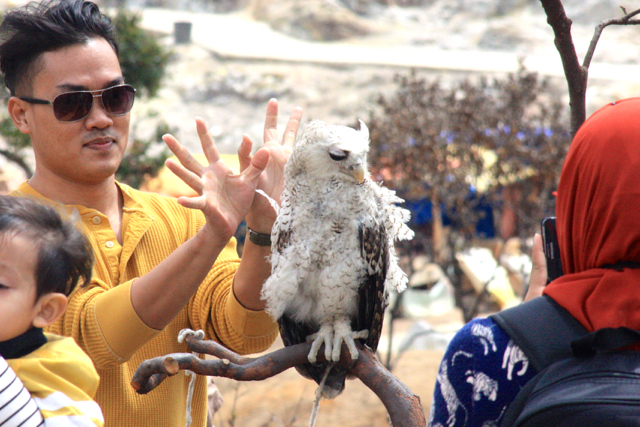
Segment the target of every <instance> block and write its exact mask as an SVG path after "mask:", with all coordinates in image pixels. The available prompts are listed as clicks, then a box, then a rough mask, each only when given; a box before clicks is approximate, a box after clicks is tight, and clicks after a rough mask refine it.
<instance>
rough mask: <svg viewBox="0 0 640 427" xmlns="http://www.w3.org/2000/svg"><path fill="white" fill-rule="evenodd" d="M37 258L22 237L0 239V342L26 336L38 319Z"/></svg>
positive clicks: (30, 244) (35, 250)
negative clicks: (34, 320)
mask: <svg viewBox="0 0 640 427" xmlns="http://www.w3.org/2000/svg"><path fill="white" fill-rule="evenodd" d="M37 254H38V251H37V248H36V246H35V245H34V244H33V243H32V242H31V241H30V240H29V239H27V238H25V237H23V236H21V235H14V234H13V233H10V234H7V235H4V236H0V341H7V340H10V339H12V338H15V337H17V336H18V335H21V334H23V333H25V332H27V331H28V330H29V329H30V328H31V326H32V321H33V319H34V318H35V317H36V314H37V307H36V278H35V271H36V263H37Z"/></svg>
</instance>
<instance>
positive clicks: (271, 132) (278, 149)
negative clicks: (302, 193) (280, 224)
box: [238, 99, 302, 234]
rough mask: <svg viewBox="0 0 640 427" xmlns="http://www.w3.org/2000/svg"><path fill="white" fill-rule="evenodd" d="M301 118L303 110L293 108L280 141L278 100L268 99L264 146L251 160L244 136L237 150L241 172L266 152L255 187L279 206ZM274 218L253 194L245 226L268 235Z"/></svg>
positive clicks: (247, 141) (264, 200) (248, 140)
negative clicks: (285, 173) (265, 162)
mask: <svg viewBox="0 0 640 427" xmlns="http://www.w3.org/2000/svg"><path fill="white" fill-rule="evenodd" d="M301 118H302V109H301V108H300V107H296V108H294V109H293V111H292V112H291V116H290V117H289V121H288V123H287V126H286V128H285V130H284V134H283V137H282V142H279V141H278V101H276V100H275V99H271V100H270V101H269V103H268V104H267V115H266V117H265V121H264V145H263V146H262V148H261V149H260V150H258V152H257V153H256V154H255V155H254V156H253V157H252V156H251V148H252V146H253V142H252V141H251V139H250V138H249V137H248V136H247V135H244V137H243V139H242V143H241V144H240V148H239V149H238V160H239V161H240V170H241V171H244V170H245V169H246V168H247V167H249V166H250V165H251V164H252V162H254V161H255V156H257V155H258V153H260V152H261V151H263V150H265V151H268V152H269V162H268V164H267V166H266V168H265V169H264V171H263V172H262V174H261V175H260V178H259V179H258V188H259V189H260V190H262V191H264V192H265V193H266V194H268V195H269V197H271V198H272V199H274V200H275V201H276V202H278V203H280V195H281V194H282V189H283V186H284V165H285V163H286V162H287V159H288V158H289V155H290V154H291V150H292V149H293V143H294V142H295V139H296V134H297V133H298V128H299V126H300V119H301ZM275 218H276V213H275V212H274V210H273V208H272V207H271V205H270V204H269V202H268V201H267V199H266V198H265V197H264V196H262V195H260V194H256V197H255V198H254V199H253V203H252V205H251V208H250V209H249V212H248V214H247V225H248V226H249V227H250V228H251V229H253V230H255V231H258V232H260V233H265V234H270V233H271V227H272V226H273V223H274V221H275Z"/></svg>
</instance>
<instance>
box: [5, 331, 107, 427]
mask: <svg viewBox="0 0 640 427" xmlns="http://www.w3.org/2000/svg"><path fill="white" fill-rule="evenodd" d="M45 336H46V337H47V343H46V344H44V345H42V346H41V347H39V348H38V349H37V350H35V351H33V352H31V353H29V354H27V355H26V356H22V357H19V358H16V359H7V363H8V364H9V366H10V367H11V369H13V371H14V372H15V373H16V375H17V376H18V378H20V380H21V381H22V383H23V384H24V386H25V388H26V389H27V390H29V393H31V397H33V400H34V401H35V402H36V404H37V405H38V408H40V413H41V414H42V416H43V417H44V420H45V426H46V425H47V423H49V422H53V425H60V426H62V425H74V426H99V427H102V426H103V425H104V419H103V417H102V412H101V411H100V407H99V406H98V404H97V403H96V402H94V401H93V396H94V395H95V393H96V390H97V389H98V381H99V379H98V374H97V372H96V370H95V368H94V367H93V363H91V359H89V357H88V356H87V355H86V354H85V353H84V352H83V351H82V350H81V349H80V347H78V345H77V344H76V343H75V342H74V341H73V339H71V338H67V337H61V336H58V335H53V334H45Z"/></svg>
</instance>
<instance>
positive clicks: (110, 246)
mask: <svg viewBox="0 0 640 427" xmlns="http://www.w3.org/2000/svg"><path fill="white" fill-rule="evenodd" d="M105 246H106V247H108V248H112V247H113V242H112V241H111V240H107V243H105Z"/></svg>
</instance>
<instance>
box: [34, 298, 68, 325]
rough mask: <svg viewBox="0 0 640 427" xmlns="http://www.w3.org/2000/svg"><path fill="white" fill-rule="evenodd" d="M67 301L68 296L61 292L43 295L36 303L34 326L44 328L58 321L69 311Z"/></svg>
mask: <svg viewBox="0 0 640 427" xmlns="http://www.w3.org/2000/svg"><path fill="white" fill-rule="evenodd" d="M67 301H68V298H67V296H66V295H65V294H62V293H59V292H51V293H49V294H44V295H42V296H41V297H40V298H39V299H38V301H37V302H36V316H35V317H34V319H33V322H32V323H33V326H35V327H36V328H44V327H46V326H49V325H50V324H52V323H53V322H55V321H56V320H58V318H59V317H60V316H62V315H63V314H64V312H65V310H66V309H67Z"/></svg>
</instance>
